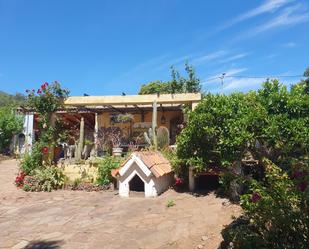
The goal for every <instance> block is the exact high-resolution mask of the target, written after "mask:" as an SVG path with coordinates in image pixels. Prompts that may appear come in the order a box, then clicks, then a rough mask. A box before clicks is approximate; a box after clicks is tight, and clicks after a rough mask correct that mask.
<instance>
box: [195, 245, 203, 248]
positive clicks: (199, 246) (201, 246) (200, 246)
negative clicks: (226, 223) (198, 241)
mask: <svg viewBox="0 0 309 249" xmlns="http://www.w3.org/2000/svg"><path fill="white" fill-rule="evenodd" d="M203 247H204V246H203V245H197V247H196V248H197V249H202V248H203Z"/></svg>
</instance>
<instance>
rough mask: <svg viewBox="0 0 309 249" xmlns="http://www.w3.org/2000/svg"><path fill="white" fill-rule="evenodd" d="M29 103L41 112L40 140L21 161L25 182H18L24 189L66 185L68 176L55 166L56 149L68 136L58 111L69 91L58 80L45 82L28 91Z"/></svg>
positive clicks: (27, 104)
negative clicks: (57, 113) (63, 129)
mask: <svg viewBox="0 0 309 249" xmlns="http://www.w3.org/2000/svg"><path fill="white" fill-rule="evenodd" d="M26 92H27V93H28V96H27V102H26V106H27V107H28V108H30V109H31V110H32V111H34V112H35V113H36V114H37V115H38V120H39V122H38V127H39V132H38V135H39V136H38V139H37V141H36V142H35V144H34V145H33V147H32V151H31V153H29V154H25V155H24V157H23V158H22V160H21V162H20V165H19V167H20V171H21V172H22V174H23V175H24V179H23V181H21V179H20V178H18V177H19V176H18V177H17V178H16V181H17V182H18V184H17V182H16V181H15V182H16V185H18V186H22V187H23V189H24V190H25V191H51V190H52V189H58V188H61V187H63V185H64V183H65V181H66V177H65V175H64V173H63V171H62V170H61V169H60V168H57V167H54V166H53V164H54V162H53V157H54V148H55V146H56V145H58V144H59V142H61V140H62V139H63V138H64V137H65V133H64V132H63V131H62V122H61V120H59V119H58V118H57V116H56V114H55V112H56V111H57V110H58V109H59V108H61V107H63V103H64V100H65V99H66V97H67V96H68V93H69V92H68V91H67V90H66V89H62V88H61V86H60V84H59V83H58V82H53V83H52V84H48V83H47V82H46V83H44V84H42V85H41V87H40V88H39V89H38V90H37V91H35V90H32V91H30V90H27V91H26Z"/></svg>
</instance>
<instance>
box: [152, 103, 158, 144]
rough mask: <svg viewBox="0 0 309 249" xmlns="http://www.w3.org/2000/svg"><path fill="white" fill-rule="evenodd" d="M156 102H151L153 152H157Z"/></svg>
mask: <svg viewBox="0 0 309 249" xmlns="http://www.w3.org/2000/svg"><path fill="white" fill-rule="evenodd" d="M157 109H158V108H157V101H156V100H154V101H153V105H152V134H153V135H152V138H153V146H154V149H155V150H158V137H157V118H158V114H157Z"/></svg>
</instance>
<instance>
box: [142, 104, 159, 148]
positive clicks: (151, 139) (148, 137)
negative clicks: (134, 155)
mask: <svg viewBox="0 0 309 249" xmlns="http://www.w3.org/2000/svg"><path fill="white" fill-rule="evenodd" d="M144 138H145V141H146V142H147V143H148V144H149V146H151V147H153V148H154V149H155V150H158V137H157V101H156V100H155V101H154V102H153V111H152V128H149V130H148V133H147V132H144Z"/></svg>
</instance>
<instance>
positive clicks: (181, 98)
mask: <svg viewBox="0 0 309 249" xmlns="http://www.w3.org/2000/svg"><path fill="white" fill-rule="evenodd" d="M201 98H202V96H201V93H181V94H150V95H126V96H73V97H69V98H67V99H66V100H65V103H64V104H65V109H64V110H59V113H61V112H64V113H68V112H71V113H74V112H75V113H94V115H95V117H94V123H95V124H94V140H95V145H96V144H97V143H96V141H97V138H98V128H99V127H98V113H101V112H105V111H110V110H113V111H116V112H119V113H125V112H126V111H129V110H136V111H140V112H143V111H145V110H147V109H148V110H152V112H153V115H156V113H157V108H158V106H159V107H160V108H164V109H168V110H173V109H174V110H175V109H176V110H177V109H178V110H179V109H180V108H181V106H183V105H185V104H189V105H191V107H192V110H193V109H194V108H195V107H196V106H197V104H198V102H199V101H200V100H201ZM84 127H85V118H84V117H83V116H81V118H80V139H79V143H80V146H82V144H83V142H84V138H83V129H84ZM95 151H97V148H95Z"/></svg>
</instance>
